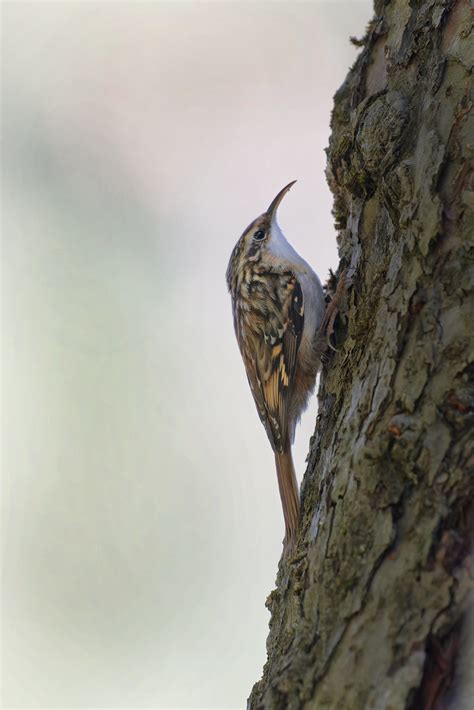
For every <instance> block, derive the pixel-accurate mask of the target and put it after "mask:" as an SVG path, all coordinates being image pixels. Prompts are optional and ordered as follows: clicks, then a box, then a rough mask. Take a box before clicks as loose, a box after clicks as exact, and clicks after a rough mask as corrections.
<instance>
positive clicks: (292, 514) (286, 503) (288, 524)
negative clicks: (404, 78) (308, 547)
mask: <svg viewBox="0 0 474 710" xmlns="http://www.w3.org/2000/svg"><path fill="white" fill-rule="evenodd" d="M275 463H276V470H277V476H278V487H279V489H280V498H281V504H282V507H283V515H284V517H285V541H284V542H285V546H286V545H293V543H294V542H295V541H296V535H297V533H298V520H299V514H300V497H299V493H298V484H297V482H296V475H295V467H294V465H293V458H292V456H291V447H290V448H288V451H284V452H283V453H278V452H275Z"/></svg>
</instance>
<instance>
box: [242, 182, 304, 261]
mask: <svg viewBox="0 0 474 710" xmlns="http://www.w3.org/2000/svg"><path fill="white" fill-rule="evenodd" d="M295 182H296V180H293V181H292V182H290V183H288V185H285V187H284V188H283V189H282V190H280V192H279V193H278V195H277V196H276V197H275V198H274V199H273V200H272V202H271V204H270V207H269V208H268V209H267V211H266V212H264V213H263V214H261V215H260V216H259V217H257V219H254V221H253V222H251V223H250V224H249V226H248V227H247V228H246V229H245V230H244V231H243V233H242V236H241V237H240V240H239V242H240V244H241V246H242V253H243V256H244V258H245V259H248V260H250V261H256V260H258V259H259V258H260V256H261V255H262V253H264V252H266V251H272V247H275V244H274V242H275V241H276V239H277V238H278V237H281V236H282V235H281V231H280V228H279V226H278V224H277V221H276V215H277V210H278V206H279V204H280V202H281V201H282V199H283V198H284V196H285V195H286V193H287V192H288V190H290V189H291V187H292V186H293V185H294V184H295Z"/></svg>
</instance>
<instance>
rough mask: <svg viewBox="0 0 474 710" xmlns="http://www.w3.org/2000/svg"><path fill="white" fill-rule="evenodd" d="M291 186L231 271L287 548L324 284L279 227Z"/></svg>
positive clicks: (318, 349) (294, 526)
mask: <svg viewBox="0 0 474 710" xmlns="http://www.w3.org/2000/svg"><path fill="white" fill-rule="evenodd" d="M293 184H294V182H291V183H290V184H289V185H287V186H286V187H284V188H283V190H281V191H280V192H279V193H278V195H277V196H276V197H275V199H274V200H273V201H272V203H271V204H270V207H269V208H268V210H267V211H266V212H265V213H264V214H262V215H261V216H260V217H257V219H255V220H254V221H253V222H252V223H251V224H250V225H249V226H248V227H247V229H246V230H245V231H244V232H243V234H242V236H241V237H240V239H239V241H238V242H237V244H236V245H235V247H234V250H233V252H232V255H231V258H230V261H229V266H228V269H227V285H228V287H229V291H230V293H231V297H232V306H233V316H234V328H235V333H236V336H237V341H238V344H239V349H240V352H241V355H242V359H243V361H244V365H245V369H246V372H247V378H248V381H249V384H250V388H251V390H252V394H253V397H254V400H255V404H256V406H257V411H258V413H259V416H260V419H261V421H262V423H263V425H264V427H265V430H266V432H267V436H268V439H269V441H270V443H271V445H272V448H273V451H274V452H275V461H276V469H277V477H278V485H279V489H280V496H281V500H282V506H283V513H284V517H285V529H286V534H285V543H286V544H292V543H293V542H294V541H295V538H296V535H297V530H298V518H299V495H298V487H297V483H296V476H295V471H294V466H293V460H292V457H291V444H292V443H293V440H294V433H295V427H296V424H297V422H298V420H299V417H300V415H301V413H302V411H303V410H304V408H305V406H306V404H307V401H308V398H309V395H310V394H311V392H312V391H313V389H314V384H315V380H316V374H317V372H318V369H319V365H320V356H321V354H322V352H323V350H324V349H325V340H324V337H323V336H322V334H321V331H320V327H321V324H322V322H323V318H324V311H325V301H324V295H323V290H322V288H321V284H320V282H319V279H318V277H317V276H316V274H315V273H314V272H313V270H312V269H311V267H310V266H309V265H308V264H307V263H306V262H305V261H304V259H302V258H301V257H300V256H299V255H298V254H297V253H296V251H295V250H294V249H293V247H291V245H290V244H289V243H288V242H287V241H286V239H285V237H284V236H283V234H282V232H281V230H280V228H279V226H278V224H277V222H276V211H277V208H278V206H279V204H280V202H281V200H282V199H283V197H284V195H285V194H286V192H287V191H288V190H289V189H290V188H291V186H292V185H293Z"/></svg>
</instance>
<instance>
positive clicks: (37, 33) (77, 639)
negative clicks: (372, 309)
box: [2, 0, 372, 708]
mask: <svg viewBox="0 0 474 710" xmlns="http://www.w3.org/2000/svg"><path fill="white" fill-rule="evenodd" d="M371 12H372V9H371V3H370V2H367V1H363V2H359V1H358V0H352V1H351V2H336V1H334V0H332V1H331V2H328V3H323V2H312V3H311V2H307V3H295V2H292V3H284V2H283V3H263V2H251V3H209V4H206V3H200V2H195V3H184V2H183V3H181V2H180V3H164V2H163V3H146V4H145V3H144V4H141V3H131V2H130V3H114V2H103V3H100V4H96V3H81V4H72V3H65V2H64V3H51V4H45V3H21V4H20V3H9V4H6V3H4V4H3V6H2V20H3V22H2V34H3V38H2V39H3V41H2V60H3V61H2V67H3V69H2V134H3V135H2V146H3V151H2V152H3V155H2V162H3V168H4V172H3V196H2V207H3V210H2V221H3V225H2V227H3V228H2V233H3V254H2V263H3V267H4V274H3V286H4V299H3V303H4V314H3V373H2V374H3V378H2V379H3V436H2V440H3V446H2V450H3V467H2V468H3V496H2V507H3V511H2V512H3V515H2V521H3V535H2V539H3V545H4V547H3V583H2V603H3V654H2V659H3V664H4V676H3V677H4V691H3V693H4V694H3V706H4V707H17V708H33V707H37V708H38V707H43V708H59V707H62V708H93V707H101V708H103V707H122V708H125V707H130V708H132V707H136V708H141V707H155V708H164V707H174V708H190V707H201V708H244V707H245V701H246V698H247V697H248V695H249V693H250V690H251V687H252V684H253V683H254V682H255V681H256V680H258V678H259V677H260V674H261V669H262V666H263V663H264V661H265V657H266V651H265V639H266V636H267V631H268V628H267V627H268V620H269V613H268V611H267V610H266V609H265V607H264V602H265V598H266V597H267V595H268V593H269V592H270V591H271V589H272V588H273V585H274V579H275V574H276V568H277V562H278V559H279V556H280V552H281V540H282V537H283V517H282V513H281V507H280V501H279V497H278V489H277V483H276V477H275V472H274V463H273V454H272V452H271V449H270V446H269V444H268V441H267V438H266V435H265V432H264V429H263V427H262V426H261V424H260V422H259V420H258V416H257V414H256V411H255V407H254V404H253V400H252V397H251V394H250V391H249V389H248V385H247V382H246V378H245V374H244V369H243V365H242V363H241V360H240V356H239V353H238V350H237V345H236V343H235V338H234V334H233V330H232V318H231V310H230V299H229V296H228V294H227V291H226V286H225V270H226V267H227V261H228V258H229V255H230V252H231V250H232V248H233V246H234V243H235V241H236V240H237V238H238V237H239V236H240V234H241V232H242V230H243V228H244V227H245V226H246V225H247V224H248V223H249V222H250V221H251V220H252V219H253V218H254V217H256V216H257V215H258V214H260V213H261V212H263V211H264V210H265V209H266V208H267V207H268V204H269V203H270V201H271V200H272V198H273V197H274V195H275V194H276V192H277V191H278V190H280V188H281V187H283V185H285V184H286V183H288V182H289V181H290V180H293V179H298V183H297V184H296V185H295V187H294V188H293V189H292V191H291V193H290V194H289V195H287V197H286V198H285V200H284V202H283V203H282V206H281V208H280V224H281V226H282V228H283V231H284V232H285V233H286V235H287V237H288V238H289V239H290V241H291V242H292V243H293V245H294V246H295V247H296V249H297V250H298V251H299V252H300V253H301V254H302V255H303V256H304V257H305V258H306V259H307V260H308V261H309V262H310V263H311V264H312V266H313V267H314V269H315V270H316V272H317V273H318V274H319V275H320V277H321V278H322V279H325V278H326V276H327V272H328V269H329V267H330V266H332V267H335V266H336V265H337V253H336V245H335V232H334V227H333V219H332V216H331V206H332V198H331V195H330V193H329V190H328V187H327V185H326V182H325V179H324V167H325V154H324V148H325V147H326V146H327V143H328V136H329V118H330V111H331V106H332V96H333V94H334V92H335V91H336V90H337V88H338V87H339V86H340V84H341V83H342V81H343V79H344V77H345V76H346V73H347V70H348V67H349V66H350V64H351V63H352V62H353V61H354V59H355V56H356V54H357V50H356V49H355V48H354V47H353V46H352V45H351V44H350V43H349V36H350V35H356V36H358V37H360V36H362V35H363V34H364V30H365V26H366V24H367V22H368V21H369V20H370V19H371ZM315 415H316V399H315V398H313V400H312V401H311V404H310V407H309V409H308V412H307V413H306V415H305V417H304V420H303V423H302V425H301V426H300V428H299V429H298V431H297V443H296V450H295V459H296V465H297V470H298V475H299V478H301V477H302V475H303V472H304V466H305V464H304V462H305V457H306V453H307V450H308V442H309V437H310V435H311V433H312V431H313V429H314V421H315Z"/></svg>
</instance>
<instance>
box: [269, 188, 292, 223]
mask: <svg viewBox="0 0 474 710" xmlns="http://www.w3.org/2000/svg"><path fill="white" fill-rule="evenodd" d="M295 182H296V180H293V181H292V182H289V183H288V185H286V186H285V187H284V188H283V190H280V192H279V193H278V195H277V196H276V197H275V199H274V200H273V202H272V203H271V205H270V207H269V208H268V210H267V215H268V217H269V218H270V221H273V220H274V219H275V217H276V211H277V209H278V205H279V204H280V202H281V201H282V199H283V198H284V197H285V195H286V193H287V192H288V190H290V189H291V188H292V187H293V185H294V184H295Z"/></svg>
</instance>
